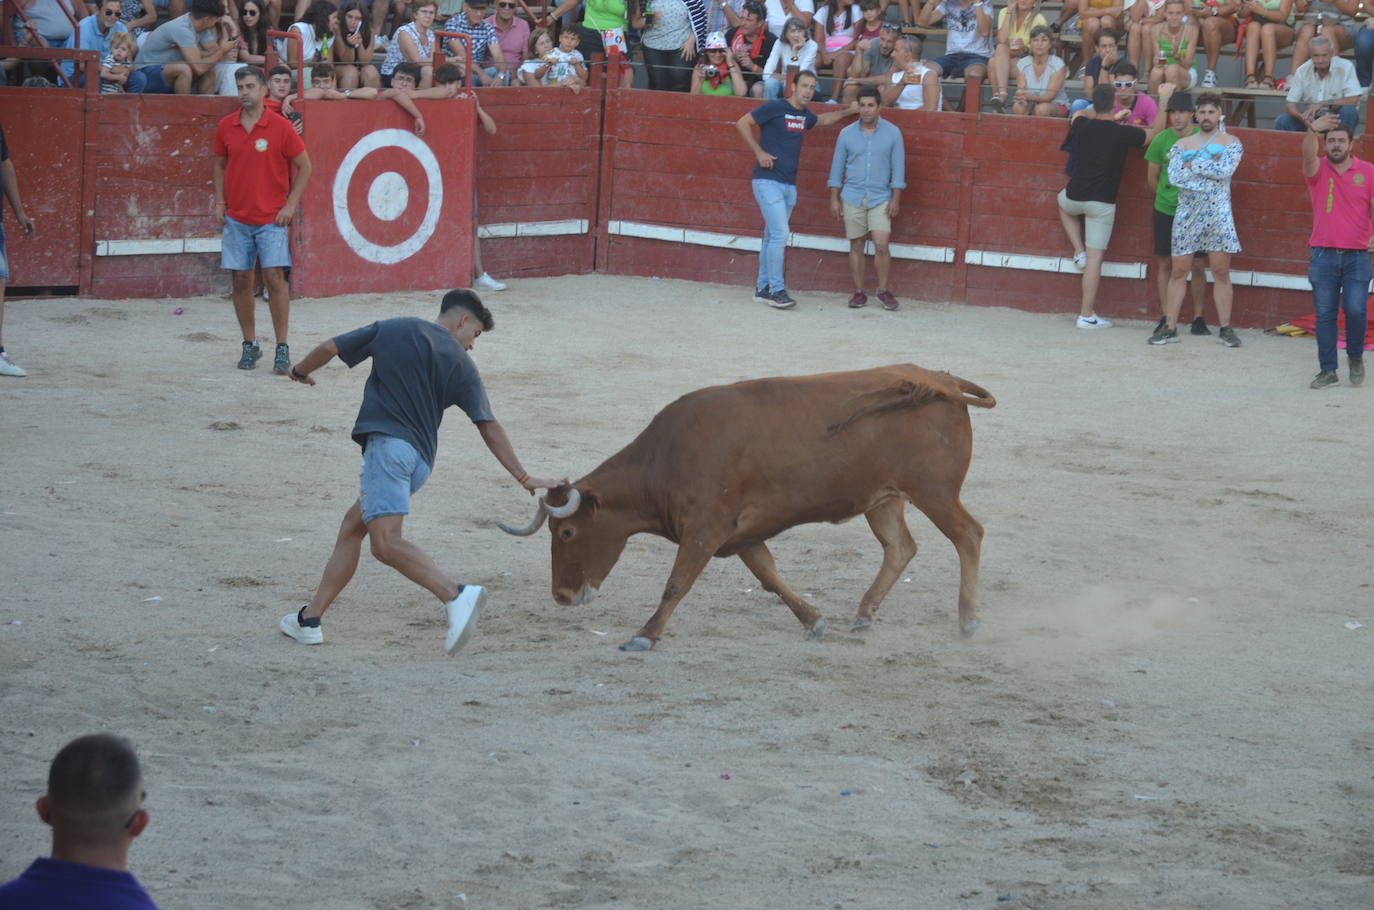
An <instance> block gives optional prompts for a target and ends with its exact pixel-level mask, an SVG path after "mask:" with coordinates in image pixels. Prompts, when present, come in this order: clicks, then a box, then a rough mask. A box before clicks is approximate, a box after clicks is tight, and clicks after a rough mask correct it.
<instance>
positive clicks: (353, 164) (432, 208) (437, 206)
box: [333, 129, 444, 265]
mask: <svg viewBox="0 0 1374 910" xmlns="http://www.w3.org/2000/svg"><path fill="white" fill-rule="evenodd" d="M389 148H398V149H401V150H402V151H404V152H406V153H408V154H410V155H411V156H412V157H414V158H415V160H416V161H418V162H419V163H420V167H421V168H423V169H424V172H425V177H426V178H427V179H428V182H429V187H428V191H427V193H426V196H425V197H424V198H425V215H424V218H423V219H422V220H421V221H420V226H419V227H417V228H416V229H415V232H414V233H413V234H411V235H410V236H409V237H407V238H406V239H405V240H402V241H401V242H400V243H397V244H393V245H391V246H383V245H381V244H378V243H373V242H372V241H371V240H368V239H367V238H366V237H364V236H363V235H362V234H361V233H359V231H358V228H357V226H356V225H355V224H354V223H353V216H352V214H351V212H350V209H349V204H348V189H349V186H350V184H352V182H353V174H354V172H355V171H357V169H358V165H359V164H361V163H362V161H363V159H364V158H366V157H367V156H368V155H370V154H372V153H373V152H376V151H379V150H381V149H389ZM333 196H334V223H335V224H336V225H338V228H339V234H340V235H342V236H343V239H344V241H345V242H346V243H347V244H348V245H349V247H351V248H352V249H353V251H354V252H355V253H357V254H358V255H359V256H361V257H362V258H364V259H366V260H367V261H368V262H375V263H377V264H379V265H394V264H395V263H397V262H403V261H404V260H406V259H409V258H410V257H411V256H414V255H415V254H416V253H418V252H419V251H420V250H421V249H423V248H424V245H425V244H426V243H427V242H429V238H430V237H432V236H434V229H435V228H436V227H438V226H439V214H440V212H441V211H442V210H443V202H444V187H443V182H442V177H441V176H440V173H439V159H437V158H435V157H434V153H433V152H431V151H430V150H429V146H427V145H425V144H424V142H422V141H421V140H420V138H419V137H418V136H416V135H415V134H414V133H409V132H406V131H405V130H397V129H386V130H377V131H376V132H372V133H368V134H367V135H366V136H364V137H363V138H361V139H359V140H358V142H357V143H356V144H355V145H354V146H353V148H351V149H349V150H348V154H347V155H345V156H344V159H343V161H342V162H340V164H339V170H338V173H336V174H335V175H334V191H333ZM366 198H367V207H368V209H369V210H370V211H371V213H372V215H373V216H374V217H376V218H377V219H378V220H379V221H395V220H396V219H397V218H400V217H401V216H402V215H403V214H405V212H406V209H407V208H408V207H409V205H410V199H411V192H410V187H409V186H408V185H407V184H406V181H405V178H404V177H402V176H401V175H400V174H398V173H396V172H395V171H392V170H388V171H385V172H384V173H381V174H378V175H377V177H376V178H375V179H374V180H373V181H372V184H371V185H370V186H369V187H368V190H367V195H366Z"/></svg>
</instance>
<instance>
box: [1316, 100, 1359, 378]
mask: <svg viewBox="0 0 1374 910" xmlns="http://www.w3.org/2000/svg"><path fill="white" fill-rule="evenodd" d="M1353 142H1354V137H1353V136H1352V134H1351V130H1350V127H1349V126H1346V125H1345V124H1344V123H1342V122H1341V120H1340V118H1339V117H1337V116H1336V115H1335V114H1333V113H1330V112H1328V113H1327V114H1325V115H1324V116H1322V117H1318V118H1316V119H1315V120H1313V121H1312V123H1311V125H1310V126H1309V127H1308V128H1307V135H1306V136H1304V137H1303V140H1302V175H1303V177H1304V178H1306V180H1307V193H1308V196H1310V197H1311V200H1312V237H1311V239H1310V240H1309V241H1308V243H1307V245H1308V246H1309V247H1311V252H1310V254H1309V256H1308V259H1307V280H1308V281H1310V282H1312V305H1313V309H1315V310H1316V311H1317V364H1318V370H1319V372H1318V373H1317V375H1316V378H1314V379H1313V380H1312V388H1314V389H1324V388H1326V387H1327V386H1333V385H1336V384H1337V383H1339V382H1340V381H1341V377H1340V374H1339V373H1337V372H1336V368H1337V367H1338V366H1340V361H1339V360H1338V359H1337V358H1338V356H1339V352H1338V351H1337V350H1336V313H1337V311H1338V310H1341V309H1344V310H1345V353H1346V357H1347V359H1348V363H1349V365H1350V384H1351V385H1360V384H1361V383H1363V382H1364V335H1365V326H1366V325H1367V322H1368V313H1367V310H1366V304H1365V295H1367V294H1368V293H1369V280H1370V277H1371V276H1374V270H1372V269H1371V261H1370V253H1371V252H1374V218H1372V217H1371V216H1374V165H1371V164H1370V163H1369V162H1368V161H1361V160H1360V159H1359V158H1356V157H1355V156H1354V155H1352V154H1350V146H1351V144H1352V143H1353ZM1319 143H1320V145H1321V146H1323V148H1322V151H1324V152H1325V153H1326V154H1325V155H1319V154H1318V144H1319Z"/></svg>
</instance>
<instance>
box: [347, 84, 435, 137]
mask: <svg viewBox="0 0 1374 910" xmlns="http://www.w3.org/2000/svg"><path fill="white" fill-rule="evenodd" d="M359 91H361V89H356V88H355V89H353V95H352V97H354V98H357V97H358V92H359ZM373 92H374V94H373V97H374V98H376V99H377V100H379V101H381V100H384V99H390V100H392V101H395V102H396V106H397V107H399V108H400V109H401V110H403V111H405V112H406V113H407V114H409V115H410V116H411V117H413V118H414V119H415V135H417V136H423V135H424V134H425V118H424V117H422V116H421V115H420V109H419V108H417V107H416V106H415V102H413V101H411V100H410V95H408V94H407V93H405V92H403V91H401V90H400V89H398V88H388V89H383V90H382V91H380V92H378V91H376V89H373Z"/></svg>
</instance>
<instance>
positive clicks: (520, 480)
mask: <svg viewBox="0 0 1374 910" xmlns="http://www.w3.org/2000/svg"><path fill="white" fill-rule="evenodd" d="M529 479H530V472H529V471H525V472H524V473H523V474H521V475H520V476H519V477H517V478H515V482H516V483H518V484H520V486H522V487H523V486H524V485H525V481H527V480H529Z"/></svg>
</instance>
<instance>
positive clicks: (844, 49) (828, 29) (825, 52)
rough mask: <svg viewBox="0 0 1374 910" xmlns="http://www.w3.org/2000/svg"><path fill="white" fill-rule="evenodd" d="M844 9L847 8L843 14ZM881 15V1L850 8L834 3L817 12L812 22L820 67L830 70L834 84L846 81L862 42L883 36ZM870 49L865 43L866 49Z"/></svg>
mask: <svg viewBox="0 0 1374 910" xmlns="http://www.w3.org/2000/svg"><path fill="white" fill-rule="evenodd" d="M841 6H843V7H844V8H843V10H842V11H841V9H840V7H841ZM882 15H883V11H882V5H881V4H880V3H879V0H859V2H858V3H850V4H847V5H846V4H844V3H843V2H842V0H832V2H830V3H829V4H827V5H826V6H822V7H821V8H820V9H818V10H817V11H816V15H815V17H814V18H812V20H811V32H812V38H813V40H814V41H815V42H816V48H817V55H816V59H817V67H830V74H831V77H832V78H833V79H834V80H835V82H836V83H837V84H838V83H840V82H843V81H844V79H845V77H846V76H847V75H848V74H849V64H850V62H851V61H852V60H853V59H854V54H855V53H856V52H857V51H858V47H859V42H860V41H864V42H868V41H876V40H877V39H878V36H879V35H881V34H882V32H883V22H882ZM867 49H868V45H867V44H865V45H864V50H867Z"/></svg>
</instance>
